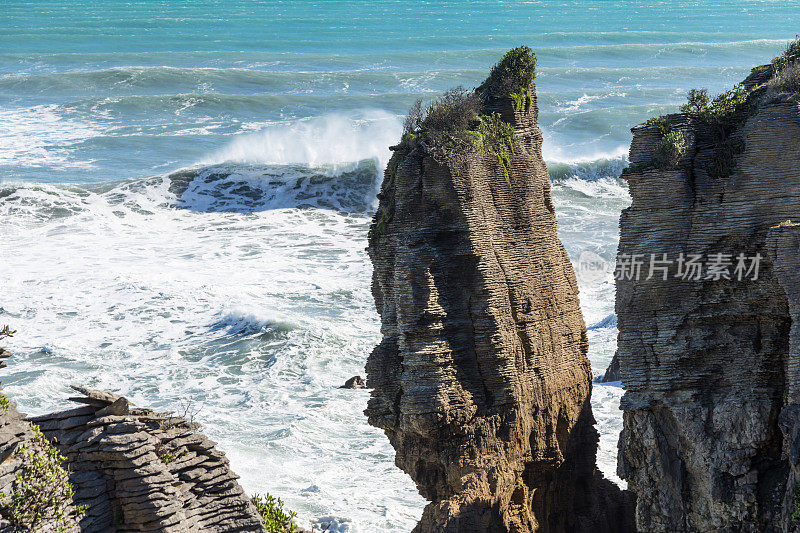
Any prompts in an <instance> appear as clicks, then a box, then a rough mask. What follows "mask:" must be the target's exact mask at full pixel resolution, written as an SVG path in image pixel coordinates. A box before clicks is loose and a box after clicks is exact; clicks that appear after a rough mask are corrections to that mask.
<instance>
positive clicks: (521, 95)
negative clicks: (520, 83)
mask: <svg viewBox="0 0 800 533" xmlns="http://www.w3.org/2000/svg"><path fill="white" fill-rule="evenodd" d="M510 96H511V98H512V99H513V100H514V110H516V111H524V112H525V113H529V112H530V110H531V106H532V105H533V95H532V94H531V88H530V87H523V88H522V89H520V91H519V92H515V93H511V95H510Z"/></svg>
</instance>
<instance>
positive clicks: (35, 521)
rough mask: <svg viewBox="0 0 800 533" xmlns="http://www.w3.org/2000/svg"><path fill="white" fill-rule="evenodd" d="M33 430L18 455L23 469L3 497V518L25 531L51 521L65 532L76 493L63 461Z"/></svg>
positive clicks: (0, 505) (81, 509)
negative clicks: (7, 494) (10, 489)
mask: <svg viewBox="0 0 800 533" xmlns="http://www.w3.org/2000/svg"><path fill="white" fill-rule="evenodd" d="M31 428H32V429H33V431H34V438H33V439H32V442H31V443H30V444H29V445H27V446H23V447H21V448H20V449H19V450H18V451H17V452H16V455H17V458H18V459H19V460H20V462H21V466H20V469H19V472H18V473H17V475H16V478H15V480H14V482H13V484H12V491H11V494H10V495H9V496H8V497H6V495H5V494H2V495H0V499H1V500H2V501H1V503H0V514H2V516H3V517H4V518H6V519H7V520H9V521H10V522H12V523H13V524H14V526H15V527H17V528H19V529H22V530H31V531H36V530H37V529H38V528H39V526H40V525H41V524H42V523H44V522H48V521H52V522H54V523H55V524H56V525H57V527H58V529H59V531H66V530H67V528H68V525H69V515H70V507H71V504H72V496H73V495H74V494H75V491H74V489H73V487H72V484H71V483H70V482H69V474H68V473H67V471H66V470H65V469H64V467H63V466H62V463H63V462H64V457H63V456H62V455H61V453H60V452H59V451H58V449H56V448H54V447H53V446H51V445H50V443H49V442H48V441H47V439H46V438H45V437H44V435H43V434H42V432H41V431H40V430H39V427H38V426H36V425H34V424H31ZM87 508H88V507H87V506H79V508H78V509H77V511H78V513H79V514H82V513H84V512H86V509H87Z"/></svg>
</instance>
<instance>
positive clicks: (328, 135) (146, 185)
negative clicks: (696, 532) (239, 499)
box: [0, 115, 629, 532]
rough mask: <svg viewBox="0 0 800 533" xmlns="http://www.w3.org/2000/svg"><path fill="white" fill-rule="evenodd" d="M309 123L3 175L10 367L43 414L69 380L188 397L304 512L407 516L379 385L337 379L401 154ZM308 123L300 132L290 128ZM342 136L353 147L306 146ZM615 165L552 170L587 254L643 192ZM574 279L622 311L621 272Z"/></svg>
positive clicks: (332, 125)
mask: <svg viewBox="0 0 800 533" xmlns="http://www.w3.org/2000/svg"><path fill="white" fill-rule="evenodd" d="M381 120H386V121H388V123H390V124H394V126H393V127H397V128H399V125H398V123H397V119H396V118H394V117H392V116H389V115H387V116H385V117H382V118H381ZM308 122H309V123H308V124H304V125H302V126H298V125H297V124H294V125H285V126H279V127H277V128H267V129H266V130H265V131H263V132H260V133H256V134H253V135H249V136H246V137H243V138H240V139H236V140H234V141H233V143H232V144H231V146H230V150H229V151H227V152H224V153H220V154H217V155H216V156H215V157H213V158H209V161H210V162H212V163H214V164H212V165H210V166H200V167H197V168H192V169H187V170H184V171H181V172H178V173H175V174H172V175H170V176H155V177H152V178H147V179H137V180H130V181H125V182H118V183H116V184H111V183H104V184H96V185H87V186H77V185H76V186H59V185H52V184H42V185H35V184H8V183H6V184H3V185H1V186H0V195H1V196H2V197H3V200H2V202H0V219H2V220H4V221H5V222H7V223H6V224H4V225H2V226H0V254H2V256H3V257H4V258H5V261H4V270H3V275H4V279H5V282H4V283H5V288H6V292H5V294H6V296H5V297H4V300H3V308H2V311H0V322H3V323H6V322H8V323H12V324H13V325H14V327H15V328H16V329H18V330H19V331H20V334H19V335H18V336H17V337H15V338H14V339H12V341H11V342H10V347H11V349H12V350H13V351H15V352H16V353H17V356H16V357H15V358H14V361H13V364H12V365H11V367H10V368H9V371H8V373H7V374H6V375H5V377H4V383H5V386H6V388H7V390H8V393H9V394H11V395H13V396H14V397H15V398H16V399H18V400H19V402H20V404H21V405H22V406H23V408H24V409H25V410H27V411H28V412H31V413H38V412H43V411H48V410H52V409H56V408H59V407H63V401H64V398H66V397H67V396H68V394H69V391H68V388H67V387H68V385H69V384H73V383H77V384H84V385H88V386H91V387H97V388H105V389H110V390H114V391H117V392H119V393H122V394H125V395H127V396H129V397H131V399H132V400H133V401H134V402H137V403H139V404H141V405H147V406H151V407H155V408H159V409H175V410H183V409H185V408H186V403H187V402H188V401H191V402H192V403H193V405H192V406H191V407H190V408H189V409H190V411H191V412H197V414H196V415H195V416H196V418H197V419H198V420H199V421H200V422H202V423H203V424H204V425H205V428H206V431H207V432H208V433H209V434H210V436H211V437H212V438H214V439H215V440H217V441H219V443H220V446H221V447H222V449H224V450H225V451H226V453H228V455H229V457H230V459H231V461H232V464H233V468H234V469H235V470H236V471H237V472H238V473H239V474H240V475H242V484H243V485H244V487H245V489H246V490H247V491H248V492H267V491H268V492H271V493H274V494H278V495H280V496H281V497H282V498H283V499H284V500H286V502H287V506H288V507H289V508H292V509H295V510H297V511H298V512H299V513H300V516H301V519H302V521H303V523H305V524H306V525H309V524H310V523H311V522H313V523H316V524H317V525H323V524H326V523H331V524H332V528H333V529H332V530H335V531H340V532H373V531H400V530H409V529H411V527H412V526H413V524H414V523H415V522H416V520H417V519H418V517H419V514H420V513H421V510H422V507H423V505H424V501H423V500H422V499H421V498H420V497H419V495H418V494H417V492H416V490H415V488H414V485H413V483H412V482H411V480H410V479H409V478H408V477H407V476H406V475H405V474H403V473H402V472H401V471H399V470H398V469H397V468H396V467H395V466H394V463H393V457H394V451H393V449H392V448H391V446H390V444H389V443H388V440H387V439H386V438H385V436H384V435H383V433H382V432H380V431H378V430H376V429H375V428H372V427H370V426H369V425H367V423H366V420H365V418H364V416H363V414H362V412H363V409H364V408H365V406H366V400H367V397H368V394H367V393H366V392H364V391H348V390H341V389H338V388H337V387H338V385H340V384H341V383H343V382H344V381H345V380H346V379H347V378H349V377H351V376H352V375H355V374H363V364H364V361H365V358H366V356H367V354H368V353H369V352H370V350H371V349H372V347H373V346H374V345H375V344H376V342H377V341H378V338H379V322H378V317H377V315H376V313H375V311H374V303H373V301H372V296H371V294H370V290H369V287H370V275H371V267H370V265H369V261H368V259H367V257H366V254H365V253H364V247H365V245H366V242H365V235H366V232H367V228H368V225H369V220H370V219H369V215H370V213H371V209H370V205H369V204H370V199H371V198H373V195H374V190H373V188H374V186H375V184H376V183H377V178H378V174H379V169H380V168H381V167H380V166H378V165H382V164H383V163H382V162H381V160H382V159H383V160H385V158H386V155H388V154H382V153H381V150H380V149H378V147H384V146H386V145H387V144H389V142H388V141H387V140H386V139H382V140H376V141H374V142H373V143H370V142H368V141H369V137H370V132H377V130H372V129H370V128H372V125H371V123H370V122H369V121H367V122H366V123H365V124H366V129H364V128H363V126H364V124H358V123H355V122H353V121H351V122H347V121H345V122H341V120H340V119H339V118H334V117H328V118H326V119H322V120H320V121H308ZM364 132H366V133H364ZM345 133H346V134H348V135H350V137H349V138H347V139H345V138H344V135H345ZM294 134H299V135H300V136H301V138H302V141H298V140H296V139H295V140H293V139H292V138H290V137H285V136H288V135H294ZM398 134H399V133H398ZM282 136H283V137H282ZM340 136H341V137H342V138H341V139H339V141H340V143H339V146H340V150H331V151H328V152H325V150H323V149H320V150H316V151H315V150H311V149H309V148H303V149H301V147H302V145H303V143H310V142H312V141H313V140H314V139H323V140H321V141H320V140H317V141H316V142H318V143H319V146H320V147H321V146H323V145H324V143H328V142H333V140H334V139H336V138H337V137H340ZM392 137H393V138H394V139H396V135H394V134H392ZM235 154H239V156H235ZM349 158H361V160H360V162H358V161H356V160H351V161H348V159H349ZM231 160H241V161H250V163H247V164H242V163H233V162H231ZM223 161H227V162H223ZM289 161H293V163H292V164H287V162H289ZM270 162H271V163H270ZM276 162H278V163H280V162H283V164H276ZM315 164H319V165H320V166H314V165H315ZM621 166H624V160H610V161H608V160H607V161H600V162H595V163H592V164H589V163H578V164H573V165H567V166H563V167H560V170H558V172H560V174H558V176H557V179H555V182H554V187H553V195H554V201H555V204H556V206H557V209H558V216H559V229H560V233H561V237H562V239H563V240H564V242H565V245H566V246H567V249H568V251H569V253H570V255H571V257H572V258H573V260H576V259H577V257H578V254H579V252H580V251H581V250H584V249H592V250H593V251H594V253H597V254H599V255H600V256H602V257H605V256H607V255H608V254H609V250H610V249H611V248H613V247H615V246H616V220H617V216H618V212H619V209H621V208H622V207H624V206H625V205H627V202H628V201H629V199H628V197H627V193H626V192H625V189H624V187H623V186H622V185H621V184H619V183H617V182H616V181H615V180H616V178H614V177H613V176H614V175H615V173H616V172H617V170H618V169H619V168H621ZM337 167H338V170H336V169H337ZM587 187H588V188H587ZM604 191H605V192H604ZM598 243H602V244H601V245H600V248H598ZM578 283H579V286H580V289H581V299H582V303H583V309H584V314H585V316H586V320H587V323H590V324H592V323H596V322H598V321H600V320H601V319H603V318H604V317H607V316H608V315H609V314H611V313H613V298H614V297H613V280H609V279H606V278H602V279H598V278H596V277H595V278H592V277H587V276H582V275H581V272H580V271H579V272H578ZM615 335H616V329H615V328H614V327H613V326H611V325H610V324H609V327H598V328H593V329H592V330H590V332H589V339H590V358H591V359H592V364H593V370H594V372H595V373H600V372H602V370H604V369H605V365H606V364H607V363H608V361H610V358H611V355H613V350H614V346H615ZM620 395H621V389H619V388H618V387H616V388H614V387H609V386H600V385H598V386H596V387H595V393H594V396H593V405H594V408H595V416H596V418H597V420H598V428H599V429H600V432H601V440H600V453H599V456H598V460H599V464H600V468H601V469H602V470H603V471H604V473H605V474H606V475H607V476H609V477H611V478H612V479H616V478H615V477H614V470H615V447H616V439H617V435H618V432H619V429H620V427H619V426H620V424H621V422H620V414H619V410H618V402H619V397H620ZM375 479H381V480H382V483H381V484H380V485H379V486H376V485H375V483H374V480H375Z"/></svg>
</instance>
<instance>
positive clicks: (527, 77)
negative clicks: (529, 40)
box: [476, 46, 536, 99]
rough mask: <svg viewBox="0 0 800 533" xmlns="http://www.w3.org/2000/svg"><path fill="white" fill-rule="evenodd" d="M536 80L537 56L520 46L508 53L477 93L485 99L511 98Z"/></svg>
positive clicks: (525, 47)
mask: <svg viewBox="0 0 800 533" xmlns="http://www.w3.org/2000/svg"><path fill="white" fill-rule="evenodd" d="M535 78H536V54H534V53H533V50H531V49H530V48H528V47H527V46H518V47H517V48H512V49H511V50H509V51H508V52H506V54H505V55H504V56H503V58H502V59H501V60H500V61H499V62H498V63H497V64H496V65H495V66H494V67H493V68H492V71H491V73H490V74H489V77H488V78H486V80H485V81H484V82H483V83H482V84H481V85H480V86H479V87H478V88H477V89H476V92H477V93H478V94H479V95H480V96H481V97H482V98H483V99H487V98H498V97H503V96H509V95H511V94H512V93H519V92H521V91H522V90H524V89H526V88H527V87H528V86H529V85H530V84H531V82H533V80H534V79H535Z"/></svg>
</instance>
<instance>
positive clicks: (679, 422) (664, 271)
mask: <svg viewBox="0 0 800 533" xmlns="http://www.w3.org/2000/svg"><path fill="white" fill-rule="evenodd" d="M780 68H782V67H781V66H780V65H779V64H778V63H776V64H773V65H770V66H765V67H759V68H757V69H754V71H753V75H752V76H751V77H749V78H748V80H747V81H746V82H745V83H744V84H743V85H742V86H739V87H737V88H736V89H735V90H734V91H731V92H729V93H726V94H724V95H722V96H721V97H719V98H717V99H716V100H714V101H713V102H709V101H708V99H707V98H705V95H704V94H700V93H696V94H693V95H692V97H691V101H690V103H689V104H688V105H687V106H685V111H686V112H684V113H681V114H676V115H668V116H666V117H662V118H661V119H657V120H651V121H648V123H646V124H644V125H642V126H639V127H636V128H634V129H633V130H632V131H633V134H634V137H633V142H632V144H631V149H630V165H631V166H630V168H629V169H628V171H626V173H625V174H623V178H625V179H626V180H627V181H628V184H629V188H630V193H631V197H632V200H633V201H632V205H631V206H630V207H629V208H628V209H626V210H625V211H624V212H623V213H622V216H621V219H620V231H621V235H620V244H619V253H620V255H619V257H618V271H617V274H618V277H619V278H620V279H618V281H617V303H616V307H617V316H618V327H619V341H618V356H619V364H620V372H621V379H622V383H623V385H624V387H625V389H626V393H625V396H624V397H623V400H622V408H623V410H624V429H623V432H622V435H621V437H620V453H619V465H618V470H619V474H620V476H621V477H622V478H624V479H626V480H628V483H629V488H630V489H631V490H632V491H633V492H634V493H635V494H636V497H637V510H636V522H637V527H638V529H639V530H641V531H653V532H680V531H731V532H732V531H737V532H738V531H752V532H768V531H796V530H798V524H800V485H798V484H797V481H798V476H797V464H798V454H799V453H800V443H798V441H797V429H796V427H795V426H796V421H797V414H798V412H797V403H796V402H797V399H796V398H795V392H792V391H796V388H797V364H798V363H797V361H796V360H795V359H796V357H797V356H796V355H793V354H794V353H795V352H794V351H793V350H792V346H793V345H792V343H791V342H790V328H795V326H794V325H793V320H792V316H793V313H795V312H796V307H793V306H796V305H797V303H798V302H797V299H796V290H797V289H796V286H797V284H796V283H794V282H793V278H794V277H796V275H797V274H796V272H797V259H798V258H797V253H798V252H797V242H796V241H792V240H791V239H793V238H794V237H793V234H792V235H789V234H788V232H787V234H783V233H778V234H777V235H775V236H774V239H775V240H776V241H777V243H773V244H774V246H773V245H771V246H773V248H775V246H777V250H778V252H777V253H778V257H779V258H780V260H779V261H778V262H773V260H772V259H770V257H774V255H773V256H770V253H769V250H768V248H770V246H768V241H769V239H768V236H769V235H770V228H771V227H772V226H775V225H776V224H778V223H779V222H782V221H784V220H786V219H788V218H793V217H797V214H798V213H800V105H799V104H798V99H797V97H796V95H793V94H790V93H787V92H785V91H783V90H782V89H785V88H786V85H785V84H784V81H785V79H786V78H785V77H782V76H785V75H786V73H787V72H789V71H781V70H780ZM769 242H771V241H769ZM792 246H793V247H794V248H792ZM664 254H666V255H664ZM720 254H721V255H720ZM637 265H638V267H637ZM653 267H655V268H653ZM637 268H638V269H639V271H638V272H637ZM787 293H788V294H789V297H788V298H787ZM792 309H795V310H794V311H791V310H792ZM791 331H792V332H793V333H794V334H795V335H796V332H795V330H794V329H791ZM792 338H794V337H792ZM792 342H795V346H796V339H795V340H794V341H792Z"/></svg>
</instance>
